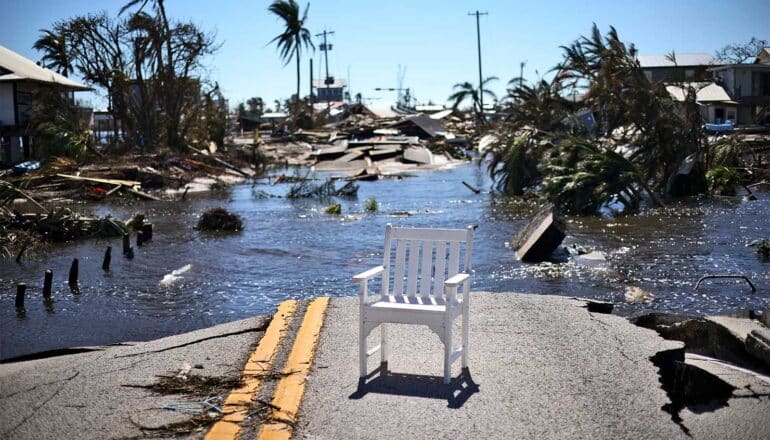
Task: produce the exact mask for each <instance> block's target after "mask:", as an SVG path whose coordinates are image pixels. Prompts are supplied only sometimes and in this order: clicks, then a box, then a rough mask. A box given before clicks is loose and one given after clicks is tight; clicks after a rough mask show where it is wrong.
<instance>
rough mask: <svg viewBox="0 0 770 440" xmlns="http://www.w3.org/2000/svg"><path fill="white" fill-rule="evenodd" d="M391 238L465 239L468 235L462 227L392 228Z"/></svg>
mask: <svg viewBox="0 0 770 440" xmlns="http://www.w3.org/2000/svg"><path fill="white" fill-rule="evenodd" d="M392 238H393V239H398V240H430V241H439V240H440V241H465V240H467V238H468V236H467V235H466V233H465V230H464V229H434V228H393V236H392Z"/></svg>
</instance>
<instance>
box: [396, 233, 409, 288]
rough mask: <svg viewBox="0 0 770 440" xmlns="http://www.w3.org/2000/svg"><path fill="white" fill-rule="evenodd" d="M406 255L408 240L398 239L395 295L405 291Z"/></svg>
mask: <svg viewBox="0 0 770 440" xmlns="http://www.w3.org/2000/svg"><path fill="white" fill-rule="evenodd" d="M405 257H406V242H405V241H404V240H396V261H395V264H396V271H395V272H394V273H393V295H401V294H403V292H404V259H405Z"/></svg>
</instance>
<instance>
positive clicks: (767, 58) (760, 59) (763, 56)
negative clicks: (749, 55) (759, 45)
mask: <svg viewBox="0 0 770 440" xmlns="http://www.w3.org/2000/svg"><path fill="white" fill-rule="evenodd" d="M754 63H755V64H768V63H770V47H766V48H764V49H762V50H760V51H759V53H758V54H757V58H756V59H755V60H754Z"/></svg>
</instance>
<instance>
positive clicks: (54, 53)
mask: <svg viewBox="0 0 770 440" xmlns="http://www.w3.org/2000/svg"><path fill="white" fill-rule="evenodd" d="M40 32H42V33H43V35H41V36H40V38H38V39H37V41H35V44H34V45H33V46H32V47H33V48H35V49H37V50H41V51H43V58H42V61H43V63H44V64H45V67H47V68H49V69H54V70H55V71H56V72H58V73H59V74H61V75H64V76H69V74H70V73H72V71H73V68H72V61H71V60H70V54H69V48H68V47H67V38H66V36H65V33H64V32H58V33H57V32H53V31H50V30H48V29H40Z"/></svg>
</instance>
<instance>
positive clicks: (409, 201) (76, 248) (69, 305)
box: [0, 165, 770, 358]
mask: <svg viewBox="0 0 770 440" xmlns="http://www.w3.org/2000/svg"><path fill="white" fill-rule="evenodd" d="M463 180H465V181H467V182H469V183H470V184H472V185H474V186H476V187H481V188H489V186H490V182H489V181H488V178H487V177H486V175H485V173H484V170H483V169H479V168H477V167H476V166H474V165H464V166H461V167H458V168H455V169H451V170H445V171H435V172H423V173H418V174H416V175H415V176H414V177H411V178H407V179H404V180H385V181H379V182H362V183H361V184H360V185H361V188H360V190H359V196H358V198H357V199H355V200H343V201H342V202H341V203H342V208H343V214H345V215H343V216H341V217H334V216H329V215H327V214H324V213H323V208H324V206H325V204H323V203H320V202H315V201H289V200H286V199H283V198H262V197H258V195H257V194H256V193H255V191H264V192H267V193H270V194H274V195H284V194H285V193H286V192H287V191H288V185H276V186H268V185H257V186H255V187H252V186H251V185H240V186H237V187H234V188H232V189H230V190H229V191H228V192H227V193H225V194H224V195H220V196H219V197H218V198H214V197H204V198H199V199H194V200H191V201H188V202H187V203H169V202H163V203H146V202H141V203H137V204H136V205H134V206H116V205H112V206H93V207H89V206H83V207H82V209H83V210H88V211H91V212H95V213H98V214H106V213H108V212H112V213H113V214H114V215H116V216H118V217H121V218H127V217H129V216H130V215H131V214H132V213H134V212H136V211H139V210H143V211H147V212H148V213H149V215H150V218H151V220H152V221H153V223H154V224H155V232H154V239H153V241H152V242H151V243H149V244H147V245H146V246H144V247H142V248H140V249H138V250H137V252H136V257H135V258H134V259H133V260H126V259H125V258H123V257H122V256H121V254H120V246H121V244H120V240H88V241H82V242H78V243H75V244H68V245H57V246H53V247H52V248H51V249H50V252H48V253H46V254H45V255H40V256H38V257H36V258H35V259H32V260H29V261H24V262H23V263H22V264H21V265H17V264H15V263H13V262H9V261H4V262H2V263H1V265H0V358H9V357H15V356H19V355H23V354H27V353H32V352H37V351H41V350H50V349H55V348H61V347H72V346H84V345H96V344H108V343H115V342H120V341H137V340H147V339H152V338H157V337H162V336H166V335H170V334H176V333H181V332H185V331H189V330H192V329H196V328H201V327H205V326H209V325H213V324H218V323H222V322H227V321H231V320H235V319H240V318H245V317H248V316H253V315H256V314H264V313H270V312H271V311H272V310H273V309H274V308H275V306H276V304H277V303H278V302H280V301H282V300H284V299H286V298H308V297H313V296H316V295H355V294H356V293H357V291H356V286H355V285H354V284H353V283H352V282H351V281H350V277H351V275H353V274H355V273H357V272H359V271H361V270H364V269H366V268H368V267H370V266H373V265H377V264H379V263H380V258H381V254H380V251H381V247H382V238H383V229H384V227H385V224H386V223H393V224H395V225H402V226H430V227H463V226H466V225H470V224H477V225H479V227H478V229H477V231H476V239H475V245H474V267H475V269H476V277H475V279H474V281H473V285H474V288H475V289H476V290H491V291H517V292H529V293H536V294H544V295H570V296H582V297H589V298H596V299H600V300H606V301H613V302H616V303H617V304H618V305H617V307H616V310H617V311H618V312H619V313H621V314H633V313H637V312H640V311H642V310H649V309H654V310H666V311H676V312H692V313H703V314H706V313H719V312H726V311H735V310H739V309H746V308H752V309H759V308H765V307H770V264H768V263H760V262H759V261H758V260H757V259H756V257H755V256H754V248H750V247H745V244H746V243H747V242H748V241H750V240H752V239H754V238H757V237H761V236H765V237H767V236H768V235H770V228H768V225H770V220H768V219H770V194H768V193H758V194H757V196H758V197H759V200H758V201H756V202H744V201H741V200H740V199H727V198H725V199H719V200H700V201H698V200H695V201H690V202H687V203H681V204H677V205H676V206H673V207H670V208H667V209H659V210H653V211H647V212H645V213H642V214H639V215H635V216H630V217H625V218H620V219H602V218H571V219H569V229H570V230H569V235H568V237H567V239H566V240H565V244H568V245H571V244H579V245H583V246H589V247H593V248H595V249H598V250H600V251H602V252H604V253H605V254H606V255H607V257H608V264H607V265H606V266H605V267H581V266H579V265H576V264H574V263H569V264H563V265H551V264H547V263H545V264H540V265H524V264H521V263H519V262H517V261H515V260H514V258H513V252H512V251H511V249H510V247H509V244H508V242H509V240H510V238H511V236H512V235H513V234H514V233H515V232H516V231H517V230H518V229H519V228H521V227H522V226H523V225H524V224H525V223H526V219H527V218H528V217H529V216H530V215H531V214H532V213H533V210H534V209H535V206H532V205H531V204H527V203H521V202H518V203H517V202H513V201H508V200H505V199H502V198H499V197H495V196H492V195H490V194H489V193H482V194H473V193H472V192H470V191H469V190H468V189H467V188H465V187H464V186H463V185H462V183H461V182H462V181H463ZM371 196H374V197H376V199H377V201H378V202H379V204H380V212H379V213H377V214H368V215H364V214H363V205H364V202H365V201H366V199H367V198H369V197H371ZM218 205H222V206H225V207H226V208H228V209H230V210H232V211H235V212H237V213H239V214H240V215H241V216H243V218H244V219H245V223H246V229H245V230H244V231H242V232H241V233H239V234H231V235H212V234H204V233H199V232H198V231H195V230H194V229H193V225H194V224H195V223H196V220H197V216H198V214H199V213H200V212H201V211H203V210H204V209H206V208H209V207H213V206H218ZM404 213H406V214H404ZM108 245H111V246H112V247H113V250H114V252H113V258H112V270H111V271H110V272H109V273H104V272H103V271H102V270H101V261H102V255H103V252H104V249H105V248H106V246H108ZM73 257H78V258H79V259H80V280H81V293H80V294H78V295H74V294H72V293H70V291H69V288H68V287H67V286H66V276H67V272H68V269H69V264H70V262H71V260H72V258H73ZM188 265H189V266H188ZM47 268H51V269H53V270H54V295H53V296H54V300H55V301H54V303H53V304H52V305H51V306H50V307H45V306H44V304H43V301H42V300H41V287H40V285H41V284H42V278H43V272H44V271H45V269H47ZM174 271H176V274H175V275H173V276H172V275H170V274H171V273H172V272H174ZM705 273H745V274H747V275H748V276H750V277H751V279H752V280H753V281H754V283H755V285H756V286H757V288H758V289H759V292H758V293H756V294H753V295H752V294H751V293H750V290H749V288H748V287H747V286H746V285H745V284H740V283H737V282H732V281H727V282H725V281H722V282H714V283H710V284H708V285H707V286H705V287H704V288H703V289H702V290H701V291H699V292H694V291H693V289H692V286H693V283H694V282H695V280H696V279H697V278H698V277H699V276H700V275H702V274H705ZM164 277H165V282H163V283H161V280H164ZM21 281H24V282H26V283H27V284H28V285H29V289H28V293H27V306H26V313H25V314H24V315H18V314H17V313H16V310H15V308H14V305H13V302H14V296H15V287H14V286H15V283H17V282H21ZM627 286H636V287H639V288H641V289H643V290H645V291H648V292H650V293H651V294H652V298H651V299H650V300H649V301H647V302H644V303H630V302H627V301H626V299H625V293H626V288H627Z"/></svg>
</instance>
